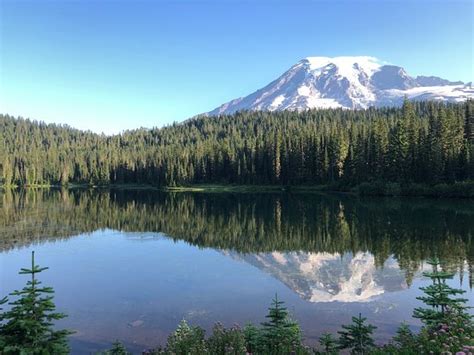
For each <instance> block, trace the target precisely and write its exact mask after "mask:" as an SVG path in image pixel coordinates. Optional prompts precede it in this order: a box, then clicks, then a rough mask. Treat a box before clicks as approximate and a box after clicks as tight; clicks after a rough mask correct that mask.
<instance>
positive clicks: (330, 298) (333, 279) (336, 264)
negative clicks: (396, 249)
mask: <svg viewBox="0 0 474 355" xmlns="http://www.w3.org/2000/svg"><path fill="white" fill-rule="evenodd" d="M230 255H232V256H233V257H234V258H238V259H241V260H245V261H246V262H248V263H249V264H251V265H254V266H256V267H257V268H259V269H260V270H262V271H264V272H266V273H268V274H271V275H273V276H274V277H275V278H277V279H278V280H280V281H281V282H282V283H284V284H285V285H286V286H288V287H289V288H290V289H291V290H293V291H294V292H295V293H297V294H298V295H299V296H300V297H302V298H303V299H305V300H307V301H309V302H335V301H338V302H368V301H370V300H372V299H373V298H374V297H375V296H379V295H381V294H383V293H385V292H393V291H400V290H403V289H405V288H407V287H408V286H407V283H406V280H405V277H404V274H403V272H402V271H401V270H400V268H399V267H398V264H397V263H396V261H395V260H394V259H392V258H390V259H389V260H387V261H386V262H385V263H384V265H383V268H377V267H376V266H375V265H376V264H375V259H374V256H373V255H372V254H370V253H363V252H358V253H356V254H352V253H345V254H343V255H340V254H338V253H335V254H330V253H305V252H291V253H281V252H273V253H265V254H262V253H259V254H246V255H241V254H237V255H235V254H230Z"/></svg>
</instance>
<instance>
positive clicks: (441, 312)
mask: <svg viewBox="0 0 474 355" xmlns="http://www.w3.org/2000/svg"><path fill="white" fill-rule="evenodd" d="M427 263H428V264H429V265H431V266H432V269H433V271H431V272H424V273H423V276H425V277H428V278H430V279H431V281H432V284H431V285H429V286H427V287H420V289H421V290H422V291H423V292H424V296H420V297H417V299H419V300H421V301H423V303H425V304H426V305H428V306H430V308H422V307H418V308H416V309H415V310H414V312H413V317H415V318H419V319H421V321H422V322H423V323H425V324H426V325H427V326H428V327H429V328H435V327H438V326H439V325H440V324H443V323H449V317H450V316H451V315H452V314H453V313H455V314H461V315H463V316H464V317H466V319H470V316H469V315H468V314H467V313H466V312H465V311H466V308H467V307H466V306H465V303H466V302H467V299H465V298H460V297H456V296H457V295H461V294H463V293H465V292H466V291H464V290H461V289H456V288H452V287H451V286H449V285H448V284H447V283H446V281H447V280H449V279H451V278H453V276H454V273H451V272H446V271H443V270H441V269H440V262H439V260H438V259H431V260H428V261H427Z"/></svg>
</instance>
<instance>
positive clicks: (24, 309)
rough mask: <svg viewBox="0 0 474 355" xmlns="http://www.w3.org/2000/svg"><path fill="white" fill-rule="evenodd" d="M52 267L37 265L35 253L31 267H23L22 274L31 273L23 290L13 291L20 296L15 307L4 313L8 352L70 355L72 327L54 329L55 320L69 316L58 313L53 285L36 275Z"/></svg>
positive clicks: (1, 329) (1, 333)
mask: <svg viewBox="0 0 474 355" xmlns="http://www.w3.org/2000/svg"><path fill="white" fill-rule="evenodd" d="M46 269H48V268H47V267H40V266H38V265H35V258H34V252H32V254H31V268H30V269H27V268H22V269H21V271H20V274H26V275H31V280H30V281H28V282H27V284H26V286H25V287H24V288H23V289H22V290H21V291H14V292H12V293H10V295H11V296H12V297H17V299H16V300H15V301H13V302H10V305H11V308H10V310H8V311H7V312H5V313H4V314H3V315H2V319H3V321H4V323H3V324H1V326H0V339H2V342H3V353H4V354H66V353H68V352H69V346H68V343H67V336H68V335H69V334H71V332H70V331H68V330H54V329H53V321H56V320H60V319H62V318H64V317H66V315H65V314H63V313H57V312H55V308H56V307H55V305H54V303H53V296H52V294H53V293H54V291H53V289H52V288H51V287H44V286H41V282H40V281H38V280H37V279H36V274H38V273H41V272H42V271H44V270H46Z"/></svg>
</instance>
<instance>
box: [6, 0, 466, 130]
mask: <svg viewBox="0 0 474 355" xmlns="http://www.w3.org/2000/svg"><path fill="white" fill-rule="evenodd" d="M473 3H474V2H473V1H471V0H465V1H453V0H450V1H446V0H439V1H436V0H419V1H413V0H398V1H387V0H370V1H369V0H367V1H357V0H352V1H350V0H349V1H337V0H332V1H303V0H301V1H295V0H293V1H279V0H273V1H265V0H263V1H257V0H246V1H244V0H240V1H239V0H220V1H218V0H216V1H210V0H203V1H200V0H176V1H140V0H138V1H132V0H130V1H110V0H103V1H99V0H97V1H92V0H82V1H71V0H68V1H66V0H63V1H53V0H49V1H48V0H46V1H40V0H33V1H22V0H14V1H13V0H0V31H1V33H0V35H1V42H0V46H1V47H0V50H1V56H0V60H1V62H0V112H3V113H10V114H14V115H21V116H23V117H30V118H34V119H38V120H44V121H46V122H56V123H66V124H69V125H71V126H73V127H78V128H81V129H91V130H94V131H97V132H102V131H103V132H106V133H115V132H119V131H121V130H123V129H131V128H137V127H141V126H143V127H153V126H158V127H160V126H163V125H165V124H169V123H171V122H173V121H181V120H184V119H186V118H189V117H191V116H193V115H195V114H198V113H201V112H205V111H209V110H211V109H213V108H215V107H216V106H218V105H220V104H222V103H224V102H226V101H228V100H230V99H233V98H236V97H239V96H244V95H247V94H249V93H251V92H253V91H255V90H256V89H258V88H260V87H262V86H264V85H266V84H267V83H269V82H270V81H271V80H273V79H275V78H276V77H277V76H278V75H280V74H281V73H283V72H284V71H285V70H286V69H288V68H289V67H290V66H291V65H293V64H294V63H296V62H297V61H298V60H300V59H302V58H304V57H307V56H339V55H370V56H375V57H377V58H379V59H381V60H384V61H387V62H390V63H393V64H397V65H400V66H403V67H404V68H405V69H406V70H407V71H408V72H409V73H410V74H412V75H422V74H429V75H438V76H441V77H444V78H447V79H451V80H463V81H472V80H473V79H474V78H473V76H474V74H473V61H474V56H473V46H474V44H473V40H474V39H473V22H474V18H473V17H474V15H473Z"/></svg>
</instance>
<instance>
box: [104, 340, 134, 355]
mask: <svg viewBox="0 0 474 355" xmlns="http://www.w3.org/2000/svg"><path fill="white" fill-rule="evenodd" d="M129 354H130V353H129V352H128V351H127V349H126V348H125V346H124V345H123V344H122V343H121V342H120V341H118V340H116V341H114V342H113V343H112V348H110V349H109V350H106V351H104V352H102V353H100V354H99V355H129Z"/></svg>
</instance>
